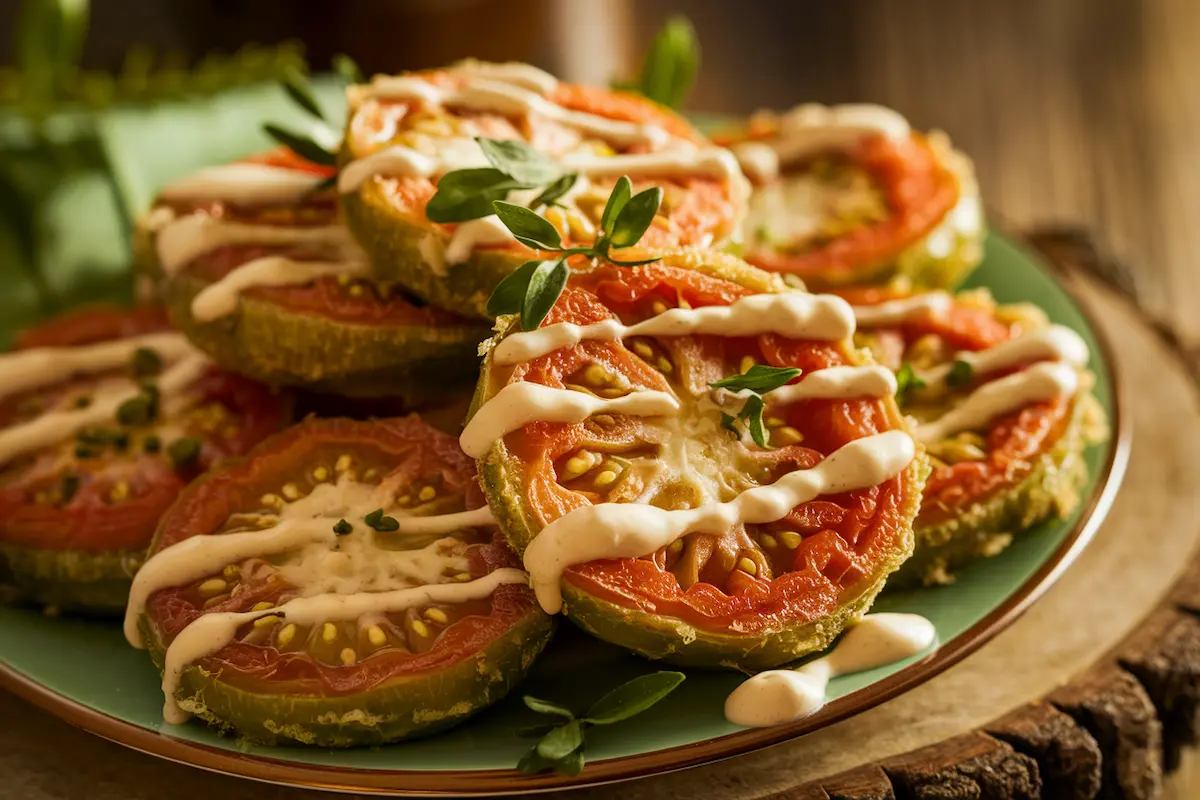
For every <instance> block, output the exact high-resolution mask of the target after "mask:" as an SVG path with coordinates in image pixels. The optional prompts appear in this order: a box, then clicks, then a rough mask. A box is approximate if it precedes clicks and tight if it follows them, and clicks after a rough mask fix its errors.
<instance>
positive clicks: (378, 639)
mask: <svg viewBox="0 0 1200 800" xmlns="http://www.w3.org/2000/svg"><path fill="white" fill-rule="evenodd" d="M367 638H368V639H369V640H370V641H371V644H373V645H375V646H376V647H383V646H384V645H385V644H387V634H386V633H384V632H383V628H381V627H379V626H378V625H372V626H371V627H370V628H367Z"/></svg>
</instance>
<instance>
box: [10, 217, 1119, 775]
mask: <svg viewBox="0 0 1200 800" xmlns="http://www.w3.org/2000/svg"><path fill="white" fill-rule="evenodd" d="M990 235H994V236H998V237H999V238H1000V239H1002V240H1003V241H1004V242H1005V243H1006V244H1008V245H1010V246H1012V247H1014V248H1016V249H1017V250H1019V251H1020V252H1021V253H1022V254H1023V255H1024V256H1025V257H1026V258H1028V259H1029V261H1030V262H1031V263H1033V264H1034V266H1035V267H1036V268H1037V269H1039V270H1041V271H1042V272H1043V273H1045V274H1046V275H1047V277H1049V278H1050V280H1052V281H1054V283H1055V284H1056V285H1057V286H1058V287H1059V288H1060V289H1061V290H1062V291H1063V292H1064V293H1065V294H1066V295H1067V297H1068V298H1069V299H1070V300H1071V302H1072V303H1073V304H1074V306H1075V308H1076V310H1077V311H1078V312H1079V314H1080V316H1082V317H1083V319H1084V321H1085V322H1086V323H1087V325H1088V327H1089V329H1090V332H1091V333H1092V335H1093V337H1094V338H1095V340H1096V342H1097V344H1098V345H1099V351H1100V352H1099V355H1100V358H1101V361H1102V363H1104V365H1105V367H1106V372H1107V378H1108V379H1107V386H1108V390H1109V394H1110V396H1111V398H1112V413H1111V418H1112V419H1111V433H1112V440H1111V446H1110V447H1109V451H1108V457H1107V459H1106V460H1105V463H1104V464H1103V465H1102V466H1101V469H1100V473H1099V475H1098V481H1097V483H1096V486H1095V488H1094V489H1093V491H1092V493H1091V495H1090V496H1089V497H1088V498H1087V501H1086V502H1085V503H1084V505H1083V507H1082V509H1081V515H1080V517H1079V520H1078V522H1076V524H1075V526H1074V527H1073V528H1072V530H1071V531H1070V533H1069V534H1068V535H1067V537H1066V538H1065V539H1064V540H1063V541H1062V543H1061V544H1060V545H1059V546H1058V548H1056V549H1055V551H1054V552H1053V553H1052V554H1051V555H1050V557H1049V558H1047V559H1046V561H1045V562H1044V563H1043V564H1042V565H1041V566H1039V567H1038V569H1037V570H1036V571H1035V572H1034V573H1033V574H1032V575H1030V576H1029V578H1027V579H1026V580H1025V582H1024V583H1022V584H1021V586H1020V587H1019V588H1018V589H1017V590H1016V591H1015V592H1013V593H1012V594H1010V595H1009V596H1008V597H1006V598H1005V599H1004V601H1003V602H1002V603H1001V604H1000V605H999V606H997V607H996V608H995V609H993V610H992V611H991V612H990V613H989V614H987V615H986V616H985V617H983V618H982V619H981V620H979V621H978V622H976V623H975V624H974V625H972V626H971V627H970V628H968V629H967V630H965V631H963V632H962V633H960V634H959V635H958V636H955V637H954V638H952V639H951V640H950V641H948V642H946V643H945V644H943V645H940V646H939V647H938V649H937V650H935V651H934V652H932V653H930V654H929V655H928V656H926V657H925V658H923V659H921V660H919V661H916V662H914V663H913V664H910V665H908V666H907V667H904V668H903V669H900V670H897V671H896V672H894V673H892V674H891V675H889V676H887V677H885V678H883V679H881V680H878V681H876V682H874V683H871V684H869V685H867V686H864V687H863V688H862V689H859V690H857V691H854V692H851V693H849V694H847V695H844V696H842V697H839V698H837V699H835V700H832V701H830V702H829V703H827V704H826V705H825V706H823V707H822V708H821V710H820V711H818V712H817V713H815V714H813V715H811V716H809V717H806V718H804V719H802V720H797V721H796V722H794V723H792V724H789V725H780V726H775V727H770V728H749V729H746V730H743V731H737V732H735V733H730V734H726V735H724V736H718V737H715V738H713V739H707V740H704V741H701V742H694V743H692V744H686V745H679V746H676V747H670V748H667V749H663V750H655V751H652V752H648V753H639V754H637V755H630V756H621V757H619V758H611V759H605V760H601V761H596V762H592V763H589V764H588V766H587V768H586V770H585V771H584V772H583V773H581V774H580V775H578V776H575V777H569V776H562V775H558V774H557V773H551V774H546V775H536V776H527V775H521V774H520V773H518V772H517V771H516V770H515V769H487V770H386V769H354V768H347V767H340V766H326V765H314V764H303V763H298V762H295V761H286V760H283V759H279V758H272V757H270V756H264V755H257V754H256V755H249V754H247V753H239V752H236V751H233V750H226V749H222V748H217V747H213V746H211V745H208V744H205V743H203V742H194V741H189V740H186V739H181V738H177V737H174V736H170V735H168V734H165V733H162V732H160V731H155V730H151V729H149V728H143V727H141V726H140V725H137V724H135V723H132V722H129V721H127V720H124V719H121V718H119V717H115V716H112V715H111V714H108V713H105V712H103V711H98V710H96V709H94V708H91V707H89V706H86V705H84V704H82V703H79V702H77V701H75V700H72V699H70V698H68V697H65V696H64V695H61V694H59V693H57V692H55V691H54V690H53V689H51V688H49V687H48V686H46V685H44V684H42V683H39V682H38V681H36V680H35V679H33V678H31V677H29V676H28V675H25V674H24V673H22V672H20V671H18V670H17V669H16V668H14V667H12V666H11V665H9V664H7V663H3V662H0V688H4V689H7V690H9V691H11V692H13V693H14V694H16V695H17V696H19V697H21V698H22V699H24V700H26V701H27V702H30V703H32V704H33V705H35V706H37V707H38V708H41V709H42V710H44V711H46V712H48V713H50V714H52V715H54V716H56V717H58V718H59V719H62V720H64V721H66V722H67V723H69V724H71V725H73V726H75V727H77V728H80V729H82V730H84V731H87V732H88V733H91V734H93V735H96V736H99V737H100V738H102V739H106V740H108V741H111V742H114V743H116V744H119V745H122V746H124V747H128V748H130V749H132V750H136V751H138V752H141V753H145V754H147V755H151V756H155V757H158V758H162V759H165V760H167V761H173V762H175V763H178V764H183V765H186V766H190V767H195V768H198V769H203V770H206V771H209V772H215V773H218V774H223V775H229V776H232V777H237V778H244V779H248V780H254V781H259V782H264V783H272V784H280V785H287V786H293V787H298V788H304V789H316V790H324V791H334V792H354V793H360V794H372V795H383V796H397V797H437V796H481V795H485V794H486V795H492V796H496V795H514V794H529V793H536V792H547V791H552V790H556V789H573V788H584V787H591V786H599V785H603V784H611V783H617V782H621V781H625V780H632V779H636V778H639V777H644V776H646V775H649V774H665V773H668V772H676V771H679V770H683V769H688V768H690V767H696V766H700V765H701V764H709V763H715V762H717V761H723V760H725V759H727V758H735V757H737V756H741V755H746V754H748V753H751V752H755V751H757V750H762V749H764V748H767V747H773V746H775V745H779V744H783V743H784V742H787V741H791V740H793V739H796V738H799V737H800V736H803V735H805V734H807V733H812V732H813V731H815V730H817V729H818V728H822V727H825V726H828V725H832V724H835V723H837V722H840V721H842V720H844V719H847V718H849V717H851V716H854V715H856V714H859V713H862V712H863V711H867V710H869V709H871V708H873V707H875V706H877V705H879V704H880V703H883V702H886V701H887V700H890V699H893V698H894V697H897V696H898V695H900V694H903V693H904V692H906V691H908V690H910V689H912V688H914V687H916V686H918V685H920V684H922V683H924V682H925V681H927V680H929V679H931V678H933V677H934V676H936V675H938V674H939V673H941V672H943V671H945V670H946V669H949V668H950V667H951V666H953V665H955V664H957V663H958V662H959V661H961V660H962V659H964V658H966V657H967V656H968V655H970V654H971V653H973V652H975V651H976V650H978V649H979V648H980V647H982V646H983V645H985V644H987V643H988V642H990V641H991V640H992V639H993V638H994V637H995V636H996V635H997V634H999V633H1000V632H1001V631H1003V630H1004V629H1005V628H1007V627H1008V626H1009V625H1011V624H1012V623H1013V622H1014V621H1016V619H1017V618H1018V617H1020V616H1021V615H1022V614H1024V613H1025V611H1027V610H1028V609H1029V607H1030V606H1031V605H1032V604H1033V603H1034V602H1035V601H1036V600H1037V599H1038V598H1040V597H1041V596H1042V595H1043V594H1044V593H1045V592H1046V591H1047V590H1048V589H1049V588H1050V587H1051V586H1052V585H1054V583H1055V582H1056V581H1057V580H1058V578H1059V577H1060V576H1061V575H1062V573H1063V572H1065V571H1066V569H1067V568H1068V567H1069V566H1070V565H1071V564H1072V563H1073V562H1074V561H1075V559H1076V558H1077V557H1078V556H1079V554H1080V553H1081V552H1082V551H1083V549H1084V547H1086V546H1087V544H1088V542H1089V541H1090V540H1091V539H1092V537H1093V536H1094V535H1095V533H1096V530H1097V529H1098V528H1099V527H1100V524H1101V523H1102V522H1103V521H1104V519H1105V518H1106V517H1107V516H1108V512H1109V510H1110V508H1111V506H1112V503H1113V500H1114V498H1115V497H1116V494H1117V491H1118V489H1119V488H1120V486H1121V483H1122V480H1123V478H1124V475H1125V468H1126V466H1127V463H1128V460H1129V450H1130V445H1131V440H1132V424H1131V418H1130V417H1129V415H1128V414H1126V413H1124V408H1125V404H1126V390H1125V388H1124V384H1123V382H1122V381H1121V380H1120V374H1121V368H1120V365H1119V364H1118V362H1117V360H1116V358H1115V353H1114V350H1113V347H1112V342H1111V337H1110V335H1109V333H1108V332H1107V331H1106V330H1105V329H1104V328H1103V327H1102V326H1100V325H1099V324H1098V323H1097V317H1096V314H1095V311H1094V310H1093V308H1092V307H1091V304H1090V303H1088V302H1087V301H1086V300H1084V299H1083V298H1082V297H1080V295H1079V292H1078V290H1077V289H1075V288H1073V287H1072V286H1071V282H1072V279H1071V276H1067V275H1064V274H1063V272H1062V271H1061V270H1057V269H1055V268H1054V267H1053V266H1052V265H1051V264H1050V263H1049V262H1048V261H1047V260H1046V259H1045V257H1044V256H1042V255H1041V254H1040V253H1038V252H1036V250H1034V249H1033V248H1032V247H1031V246H1030V245H1029V244H1028V243H1027V241H1026V240H1024V239H1023V238H1022V237H1020V236H1014V235H1012V234H1010V233H1008V232H1006V231H1004V230H996V229H993V230H992V231H991V232H990ZM1064 278H1065V279H1064Z"/></svg>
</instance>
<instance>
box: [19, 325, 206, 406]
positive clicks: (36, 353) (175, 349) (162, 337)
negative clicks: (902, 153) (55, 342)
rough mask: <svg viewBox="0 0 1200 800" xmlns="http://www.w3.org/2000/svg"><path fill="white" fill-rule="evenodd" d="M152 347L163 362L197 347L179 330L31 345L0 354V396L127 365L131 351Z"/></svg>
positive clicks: (179, 357)
mask: <svg viewBox="0 0 1200 800" xmlns="http://www.w3.org/2000/svg"><path fill="white" fill-rule="evenodd" d="M143 348H145V349H147V350H153V351H154V352H155V353H156V354H157V355H158V357H159V358H161V359H162V360H163V362H164V363H168V364H169V363H172V362H175V361H178V360H179V359H181V358H183V357H184V356H187V355H192V354H195V353H196V352H197V350H196V349H195V348H194V347H192V345H191V344H189V343H188V340H187V339H186V338H184V336H183V334H180V333H173V332H172V333H149V334H146V335H144V336H131V337H129V338H127V339H117V340H115V341H109V342H98V343H96V344H85V345H80V346H78V347H35V348H31V349H29V350H17V351H14V352H11V353H0V375H3V376H4V379H3V380H2V381H0V398H4V397H12V396H13V395H15V394H20V393H21V392H28V391H30V390H32V389H40V388H42V387H45V386H50V385H52V384H55V383H59V382H60V381H64V380H66V379H67V378H70V377H71V376H73V375H94V374H96V373H100V372H108V371H109V370H114V369H120V368H122V367H127V366H129V365H130V363H132V359H133V354H134V352H136V351H137V350H141V349H143Z"/></svg>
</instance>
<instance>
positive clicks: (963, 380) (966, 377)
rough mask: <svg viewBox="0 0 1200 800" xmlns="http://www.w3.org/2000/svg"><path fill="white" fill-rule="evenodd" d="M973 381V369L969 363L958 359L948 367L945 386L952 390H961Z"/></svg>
mask: <svg viewBox="0 0 1200 800" xmlns="http://www.w3.org/2000/svg"><path fill="white" fill-rule="evenodd" d="M974 379H975V368H974V367H972V366H971V364H970V363H969V362H966V361H963V360H962V359H959V360H957V361H955V362H954V363H953V364H952V365H951V366H950V371H949V372H947V373H946V385H947V386H949V387H950V388H952V389H961V388H962V387H964V386H968V385H970V383H971V381H973V380H974Z"/></svg>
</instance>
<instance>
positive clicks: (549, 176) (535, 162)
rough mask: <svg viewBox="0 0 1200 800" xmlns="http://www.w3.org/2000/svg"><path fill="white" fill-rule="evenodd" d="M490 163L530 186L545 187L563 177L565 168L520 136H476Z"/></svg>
mask: <svg viewBox="0 0 1200 800" xmlns="http://www.w3.org/2000/svg"><path fill="white" fill-rule="evenodd" d="M475 141H476V142H478V143H479V147H480V149H481V150H483V155H484V157H485V158H487V160H488V163H489V164H491V165H492V166H493V167H495V168H496V169H498V170H500V171H501V172H503V173H504V174H505V175H507V176H508V177H510V178H512V179H513V180H514V181H516V182H517V183H522V184H526V185H527V186H542V185H544V184H547V183H550V182H551V181H555V180H557V179H558V178H559V177H561V176H562V167H560V166H559V165H558V164H557V163H555V162H554V161H551V160H550V159H549V158H548V157H547V156H546V155H545V154H543V153H542V152H541V151H540V150H535V149H534V148H533V147H530V146H529V145H528V144H526V143H525V142H522V141H519V140H517V139H484V138H483V137H481V136H477V137H475Z"/></svg>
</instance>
